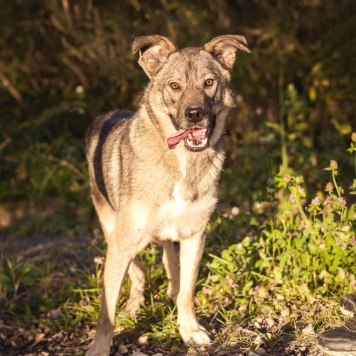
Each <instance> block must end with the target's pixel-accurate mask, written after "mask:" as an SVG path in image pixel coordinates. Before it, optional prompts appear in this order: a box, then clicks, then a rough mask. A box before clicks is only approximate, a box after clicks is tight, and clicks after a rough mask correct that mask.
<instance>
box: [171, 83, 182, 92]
mask: <svg viewBox="0 0 356 356" xmlns="http://www.w3.org/2000/svg"><path fill="white" fill-rule="evenodd" d="M169 85H170V87H171V88H172V89H174V90H178V89H180V86H179V84H178V83H176V82H173V83H171V84H169Z"/></svg>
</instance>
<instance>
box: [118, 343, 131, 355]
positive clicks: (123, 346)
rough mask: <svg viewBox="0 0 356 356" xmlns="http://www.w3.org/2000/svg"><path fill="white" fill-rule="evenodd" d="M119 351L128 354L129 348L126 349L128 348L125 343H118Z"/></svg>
mask: <svg viewBox="0 0 356 356" xmlns="http://www.w3.org/2000/svg"><path fill="white" fill-rule="evenodd" d="M119 352H120V353H121V354H128V353H129V350H128V348H127V347H126V346H125V345H122V344H121V345H119Z"/></svg>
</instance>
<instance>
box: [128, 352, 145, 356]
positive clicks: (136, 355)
mask: <svg viewBox="0 0 356 356" xmlns="http://www.w3.org/2000/svg"><path fill="white" fill-rule="evenodd" d="M132 356H148V355H147V354H144V353H142V352H141V351H134V352H133V354H132Z"/></svg>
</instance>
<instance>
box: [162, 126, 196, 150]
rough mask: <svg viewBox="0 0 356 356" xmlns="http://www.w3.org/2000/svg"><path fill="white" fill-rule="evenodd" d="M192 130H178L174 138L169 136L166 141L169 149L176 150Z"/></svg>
mask: <svg viewBox="0 0 356 356" xmlns="http://www.w3.org/2000/svg"><path fill="white" fill-rule="evenodd" d="M191 131H192V130H191V129H188V130H178V131H177V132H176V133H175V134H173V135H172V136H169V137H168V138H167V140H166V142H167V145H168V148H169V149H170V150H173V149H174V148H176V147H177V145H178V143H179V142H180V141H182V140H184V139H185V138H186V137H187V136H188V135H189V133H190V132H191Z"/></svg>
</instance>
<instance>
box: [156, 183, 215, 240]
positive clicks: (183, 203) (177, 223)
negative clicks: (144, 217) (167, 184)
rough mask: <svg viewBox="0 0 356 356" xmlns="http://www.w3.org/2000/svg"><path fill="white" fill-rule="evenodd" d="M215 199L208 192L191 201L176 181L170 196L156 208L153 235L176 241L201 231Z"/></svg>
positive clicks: (180, 184)
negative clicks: (184, 195)
mask: <svg viewBox="0 0 356 356" xmlns="http://www.w3.org/2000/svg"><path fill="white" fill-rule="evenodd" d="M216 200H217V199H216V198H215V197H214V196H212V195H210V194H206V195H205V196H203V197H202V198H200V199H196V200H193V201H191V200H185V199H184V198H183V194H182V183H181V182H177V183H176V184H175V185H174V189H173V196H172V198H171V199H170V200H167V201H165V202H163V203H162V205H161V206H160V208H159V210H158V213H157V215H156V219H155V227H154V233H153V235H154V236H155V237H156V238H158V239H162V240H167V239H168V240H173V241H178V240H179V239H184V238H189V237H191V236H192V235H194V234H195V233H201V232H202V230H204V228H205V226H206V224H207V222H208V220H209V218H210V215H211V213H212V211H213V210H214V207H215V204H216Z"/></svg>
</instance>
